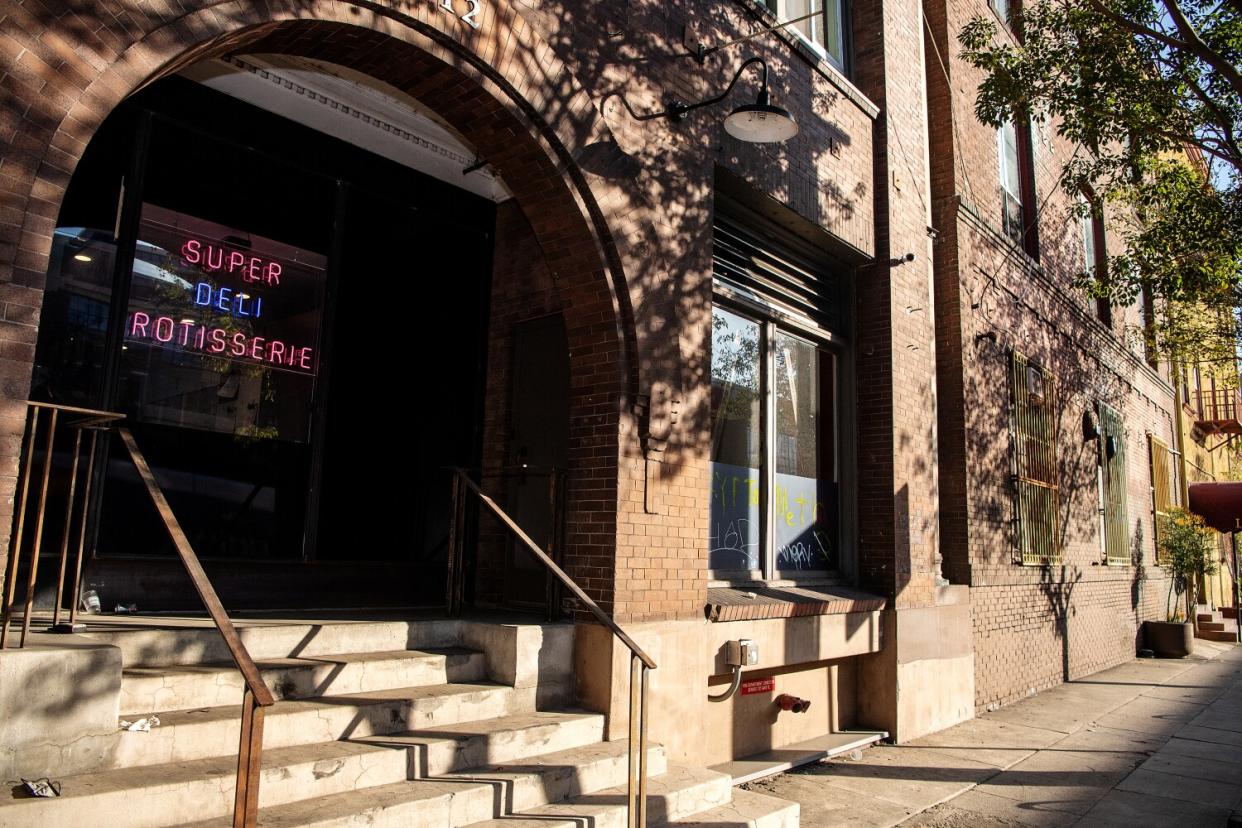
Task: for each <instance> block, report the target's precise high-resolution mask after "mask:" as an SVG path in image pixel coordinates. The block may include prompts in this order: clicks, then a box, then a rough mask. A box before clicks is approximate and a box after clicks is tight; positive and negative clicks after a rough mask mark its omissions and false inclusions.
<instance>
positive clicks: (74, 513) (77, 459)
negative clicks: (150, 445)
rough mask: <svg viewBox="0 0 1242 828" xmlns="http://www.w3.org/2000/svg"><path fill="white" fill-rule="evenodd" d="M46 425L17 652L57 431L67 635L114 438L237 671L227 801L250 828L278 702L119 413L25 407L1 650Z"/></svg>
mask: <svg viewBox="0 0 1242 828" xmlns="http://www.w3.org/2000/svg"><path fill="white" fill-rule="evenodd" d="M45 419H46V420H48V424H47V437H46V438H45V439H46V443H45V448H44V451H43V458H42V469H41V471H40V487H39V500H38V506H37V508H36V509H35V513H34V527H35V528H34V538H33V541H32V542H31V544H30V550H29V555H28V557H29V564H28V566H27V575H26V597H25V605H24V611H23V614H22V633H21V639H20V641H19V643H18V647H19V648H20V647H25V646H26V638H27V635H28V633H29V631H30V620H31V616H32V614H33V610H34V597H35V579H36V577H37V575H38V570H39V553H40V551H41V549H42V545H43V533H44V532H43V530H44V526H45V524H46V518H47V501H48V489H49V484H50V482H51V475H52V466H53V464H54V453H55V448H56V429H57V426H58V425H59V426H63V427H64V428H67V429H69V430H70V431H72V432H73V454H72V459H71V461H70V472H69V480H68V483H67V492H66V506H65V525H64V527H63V529H62V537H61V544H60V573H59V576H58V579H57V585H56V595H55V598H54V600H53V611H52V629H53V630H64V628H63V627H61V625H60V614H61V606H60V605H61V600H62V596H63V593H64V587H65V577H66V570H67V564H68V552H69V538H70V533H71V530H72V527H73V525H74V523H75V522H76V524H77V528H78V531H77V547H78V548H77V556H76V561H75V563H74V569H73V573H74V574H73V588H72V590H71V593H70V594H71V596H72V601H73V605H72V606H71V607H70V609H69V623H68V629H69V630H72V629H74V625H75V624H76V623H77V612H78V605H79V603H80V601H81V591H80V590H81V579H82V557H83V552H84V549H85V546H86V524H87V513H88V510H89V509H90V489H91V481H92V479H93V477H94V467H95V455H96V448H97V445H98V437H99V434H100V432H102V431H109V430H112V431H115V433H116V434H117V435H118V436H119V437H120V438H121V442H122V444H123V445H124V446H125V450H126V452H127V453H128V454H129V459H130V461H131V462H132V463H133V465H134V469H135V470H136V471H137V472H138V476H139V478H140V479H141V480H142V484H143V486H144V488H146V491H147V495H148V496H149V497H150V498H151V502H152V504H153V505H154V506H155V509H156V511H157V512H158V513H159V516H160V519H161V520H162V521H163V523H164V528H165V529H166V530H167V531H168V535H169V537H170V538H171V539H172V542H173V546H174V547H175V548H176V550H177V555H178V557H180V558H181V562H182V564H183V565H184V566H185V569H186V572H187V573H188V574H189V576H190V581H191V582H192V583H193V584H194V589H195V591H196V592H198V595H199V598H200V599H202V602H203V606H204V607H206V609H207V614H208V615H209V616H210V617H211V620H212V622H213V623H214V624H215V625H216V629H217V630H219V631H220V635H221V637H222V638H223V639H224V643H225V646H227V647H228V650H229V654H230V655H231V656H232V657H233V663H234V664H235V665H237V669H238V670H239V671H240V672H241V674H242V678H243V679H244V681H245V683H246V689H245V691H244V692H243V694H242V719H241V737H240V741H239V746H238V752H237V786H236V790H235V793H234V798H233V826H234V828H254V825H255V823H256V821H257V819H258V811H259V769H260V767H261V763H262V756H263V709H264V708H265V707H269V706H271V705H273V704H275V703H276V699H275V698H273V696H272V693H271V691H270V690H268V688H267V685H266V684H264V683H263V678H262V676H261V675H260V673H259V668H258V665H256V664H255V663H254V659H253V658H251V657H250V653H249V652H248V651H247V650H246V645H245V644H243V643H242V641H241V637H240V636H239V635H238V634H237V628H236V627H234V626H233V622H232V621H231V620H230V619H229V617H228V614H227V613H226V612H225V611H224V606H223V605H222V604H221V603H220V598H219V596H217V595H216V591H215V589H214V588H213V587H212V585H211V581H210V580H209V579H208V578H207V573H206V572H205V571H203V567H202V564H200V563H199V560H198V556H197V555H196V554H195V553H194V549H193V547H192V546H191V545H190V540H189V538H188V537H186V534H185V531H184V530H183V529H182V528H181V524H180V523H179V522H178V521H177V517H176V515H174V514H173V511H172V508H171V507H170V506H169V505H168V500H167V498H165V497H164V492H163V490H161V489H160V486H159V483H157V482H156V480H155V475H153V474H152V473H151V467H150V465H149V464H148V463H147V460H146V457H144V456H143V454H142V451H141V450H140V449H139V448H138V444H137V442H136V441H135V440H134V435H133V434H131V433H130V431H129V429H127V428H122V427H120V426H118V425H117V423H119V422H120V421H121V420H122V419H124V415H123V414H117V413H114V412H111V411H93V410H91V409H86V408H75V407H72V406H65V405H54V404H51V403H40V402H29V403H27V415H26V442H25V446H24V449H23V451H22V457H21V464H22V471H21V482H20V484H19V492H18V497H17V502H16V515H17V520H16V523H15V525H14V530H13V537H12V539H11V542H10V548H9V560H8V566H7V568H6V572H5V580H4V604H3V614H2V617H0V649H4V647H5V646H7V643H8V636H9V627H10V621H11V619H12V616H13V610H14V608H15V604H14V600H15V597H16V595H15V593H16V586H17V576H18V568H19V565H20V559H21V557H22V555H21V553H22V541H23V537H24V533H25V529H26V522H27V512H28V511H29V508H28V505H29V494H30V480H31V476H32V475H33V473H34V466H35V460H36V452H35V445H36V440H37V437H38V434H39V431H40V427H41V421H43V420H45ZM83 432H89V433H90V439H89V441H88V443H89V445H88V447H87V449H86V475H85V481H84V483H83V486H82V498H81V501H80V502H79V501H78V500H77V491H78V477H79V469H80V468H81V465H82V464H81V459H82V454H83V451H82V448H83V439H82V437H83Z"/></svg>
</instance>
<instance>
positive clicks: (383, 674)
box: [120, 648, 487, 716]
mask: <svg viewBox="0 0 1242 828" xmlns="http://www.w3.org/2000/svg"><path fill="white" fill-rule="evenodd" d="M259 669H260V671H261V672H262V674H263V681H264V683H266V684H267V686H268V688H270V689H271V691H272V693H273V694H275V696H276V697H277V698H278V699H304V698H309V697H313V696H324V695H328V694H329V693H330V694H332V695H340V694H342V693H360V692H364V691H367V690H388V689H392V688H395V687H421V686H425V685H429V684H444V683H446V682H451V681H477V680H478V679H481V678H483V677H484V675H485V674H486V669H487V665H486V659H485V658H484V656H483V653H481V652H478V651H475V650H465V649H461V648H445V649H441V650H395V651H380V652H364V653H349V654H344V655H332V656H321V657H306V658H269V659H264V660H263V661H261V662H259ZM244 687H245V685H244V683H243V681H242V677H241V673H240V672H239V671H238V669H237V667H236V666H234V664H233V663H232V662H227V663H219V664H203V665H172V666H164V667H130V668H127V669H126V670H125V671H124V673H123V674H122V678H121V710H120V712H121V715H122V716H145V715H148V714H150V713H153V712H155V713H160V712H163V711H167V710H187V709H190V708H195V707H213V706H216V705H230V704H237V703H238V701H239V700H240V699H241V696H242V691H243V689H244Z"/></svg>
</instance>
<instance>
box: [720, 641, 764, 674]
mask: <svg viewBox="0 0 1242 828" xmlns="http://www.w3.org/2000/svg"><path fill="white" fill-rule="evenodd" d="M725 663H726V664H728V665H729V666H730V667H754V666H755V665H756V664H758V663H759V645H758V644H756V643H755V642H754V641H752V640H751V639H749V638H740V639H738V640H737V641H730V642H729V644H728V650H727V652H726V653H725Z"/></svg>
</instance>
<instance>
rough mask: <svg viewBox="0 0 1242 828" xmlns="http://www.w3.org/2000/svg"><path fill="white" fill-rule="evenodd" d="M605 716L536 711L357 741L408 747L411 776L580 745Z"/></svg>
mask: <svg viewBox="0 0 1242 828" xmlns="http://www.w3.org/2000/svg"><path fill="white" fill-rule="evenodd" d="M604 719H605V717H604V716H603V715H602V714H599V713H588V712H576V711H570V712H552V711H538V712H535V713H517V714H514V715H512V716H502V717H500V718H496V719H484V720H481V721H475V722H461V723H458V724H450V725H440V726H438V727H428V728H424V729H422V730H412V731H406V732H404V733H391V734H388V735H387V736H369V737H366V738H365V739H362V740H360V741H364V742H367V743H368V744H373V745H384V746H387V747H399V748H407V749H410V750H411V751H412V753H411V756H412V758H413V761H414V767H413V771H412V775H413V776H416V777H418V778H426V777H430V776H436V775H439V774H443V773H451V772H453V771H457V770H461V769H463V768H472V767H478V766H482V765H489V764H491V765H494V764H498V763H504V762H513V761H516V760H518V759H521V758H522V757H524V756H532V755H536V754H541V753H553V752H558V751H563V750H569V749H571V748H577V747H585V746H587V745H590V744H594V743H596V742H599V741H601V740H603V738H604Z"/></svg>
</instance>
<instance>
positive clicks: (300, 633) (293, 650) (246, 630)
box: [87, 619, 486, 667]
mask: <svg viewBox="0 0 1242 828" xmlns="http://www.w3.org/2000/svg"><path fill="white" fill-rule="evenodd" d="M237 623H238V627H237V634H238V635H239V636H240V637H241V640H242V643H243V644H245V645H246V649H247V650H248V651H249V652H250V657H251V658H254V659H256V660H263V659H269V658H315V657H320V656H332V655H335V654H337V653H368V652H391V651H394V650H408V649H414V648H420V647H421V648H425V647H451V646H454V645H457V644H461V643H463V639H462V631H463V625H464V624H465V622H461V621H456V620H445V619H437V620H434V621H430V620H429V621H323V622H295V623H290V622H287V621H279V622H274V621H268V622H263V621H255V620H243V621H239V622H237ZM484 626H486V625H484ZM87 635H88V637H90V638H93V639H95V640H97V641H100V642H102V643H104V644H111V645H113V646H115V647H118V648H120V650H121V658H122V663H124V664H126V665H130V666H146V667H158V666H166V665H179V664H180V665H185V664H211V663H223V662H228V661H229V660H230V658H231V656H230V655H229V651H228V649H227V648H226V647H225V645H224V639H223V638H221V636H220V633H219V632H217V631H216V629H215V628H214V627H209V626H187V625H185V624H184V623H178V622H177V621H176V620H174V619H170V620H169V621H168V622H167V624H166V626H163V627H150V626H147V627H144V628H139V629H132V628H129V629H122V628H117V629H115V630H96V631H91V632H90V633H88V634H87Z"/></svg>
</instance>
